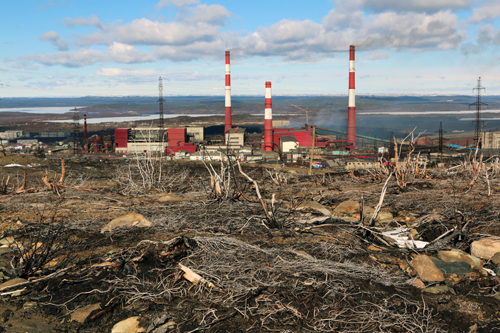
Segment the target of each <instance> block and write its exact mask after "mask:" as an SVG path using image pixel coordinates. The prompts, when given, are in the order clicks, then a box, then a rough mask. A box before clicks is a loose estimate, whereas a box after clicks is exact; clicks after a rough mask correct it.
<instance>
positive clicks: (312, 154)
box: [309, 126, 316, 176]
mask: <svg viewBox="0 0 500 333" xmlns="http://www.w3.org/2000/svg"><path fill="white" fill-rule="evenodd" d="M312 128H313V136H312V143H311V156H310V159H309V176H310V175H312V166H313V156H314V141H316V126H313V127H312Z"/></svg>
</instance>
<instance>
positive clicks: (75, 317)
mask: <svg viewBox="0 0 500 333" xmlns="http://www.w3.org/2000/svg"><path fill="white" fill-rule="evenodd" d="M100 308H101V305H100V304H99V303H95V304H90V305H87V306H84V307H83V308H79V309H78V310H76V311H74V312H73V313H71V321H77V322H79V323H80V324H83V323H84V322H85V319H87V317H88V316H89V315H90V314H91V313H92V311H94V310H97V309H100Z"/></svg>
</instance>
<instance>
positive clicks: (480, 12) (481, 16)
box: [469, 2, 500, 23]
mask: <svg viewBox="0 0 500 333" xmlns="http://www.w3.org/2000/svg"><path fill="white" fill-rule="evenodd" d="M499 17H500V3H495V2H491V3H488V4H486V5H484V6H483V7H478V8H474V10H473V11H472V15H471V18H470V19H469V22H471V23H482V22H492V21H495V20H496V19H497V18H499Z"/></svg>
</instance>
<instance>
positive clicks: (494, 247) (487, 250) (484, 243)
mask: <svg viewBox="0 0 500 333" xmlns="http://www.w3.org/2000/svg"><path fill="white" fill-rule="evenodd" d="M470 252H471V254H472V255H473V256H475V257H478V258H482V259H491V257H493V256H494V255H495V253H497V252H500V237H486V238H483V239H480V240H478V241H475V242H472V244H471V245H470Z"/></svg>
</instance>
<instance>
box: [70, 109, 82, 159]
mask: <svg viewBox="0 0 500 333" xmlns="http://www.w3.org/2000/svg"><path fill="white" fill-rule="evenodd" d="M71 111H73V129H72V133H73V154H74V155H78V154H79V153H80V147H79V146H80V140H79V135H80V115H79V114H78V109H77V108H74V109H72V110H71Z"/></svg>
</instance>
